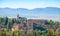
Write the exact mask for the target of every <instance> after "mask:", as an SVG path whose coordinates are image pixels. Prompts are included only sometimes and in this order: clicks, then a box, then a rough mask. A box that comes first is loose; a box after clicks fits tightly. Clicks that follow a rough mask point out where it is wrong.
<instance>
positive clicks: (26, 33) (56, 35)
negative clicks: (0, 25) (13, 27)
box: [0, 28, 60, 36]
mask: <svg viewBox="0 0 60 36" xmlns="http://www.w3.org/2000/svg"><path fill="white" fill-rule="evenodd" d="M59 30H60V28H58V29H57V30H53V29H48V30H43V31H42V30H19V31H14V32H13V31H10V30H2V31H1V30H0V36H60V31H59Z"/></svg>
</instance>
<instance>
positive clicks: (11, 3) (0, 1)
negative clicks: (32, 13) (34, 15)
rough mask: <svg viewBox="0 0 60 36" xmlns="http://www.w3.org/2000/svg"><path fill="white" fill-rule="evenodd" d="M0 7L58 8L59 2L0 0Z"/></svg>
mask: <svg viewBox="0 0 60 36" xmlns="http://www.w3.org/2000/svg"><path fill="white" fill-rule="evenodd" d="M0 7H1V8H4V7H9V8H27V9H33V8H44V7H59V8H60V0H0Z"/></svg>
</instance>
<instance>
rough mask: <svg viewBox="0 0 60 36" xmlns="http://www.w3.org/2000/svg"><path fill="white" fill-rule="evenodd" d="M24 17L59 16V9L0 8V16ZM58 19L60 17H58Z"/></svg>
mask: <svg viewBox="0 0 60 36" xmlns="http://www.w3.org/2000/svg"><path fill="white" fill-rule="evenodd" d="M17 14H19V15H20V16H25V17H27V18H31V17H32V18H40V17H42V16H46V17H48V18H50V17H49V16H58V17H59V16H60V8H56V7H46V8H35V9H25V8H0V16H9V17H12V16H13V17H16V15H17ZM59 18H60V17H59Z"/></svg>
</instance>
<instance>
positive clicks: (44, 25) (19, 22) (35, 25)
mask: <svg viewBox="0 0 60 36" xmlns="http://www.w3.org/2000/svg"><path fill="white" fill-rule="evenodd" d="M5 18H6V23H4V22H5V21H4V19H3V18H2V21H1V25H0V28H7V25H8V28H10V29H11V31H15V30H35V29H39V30H45V29H54V30H56V29H57V27H59V26H60V24H59V23H58V22H56V23H55V24H54V25H50V24H49V23H48V20H45V19H27V18H26V17H20V16H19V14H18V15H17V16H16V18H13V20H12V21H11V18H10V19H9V18H7V17H5Z"/></svg>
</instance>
